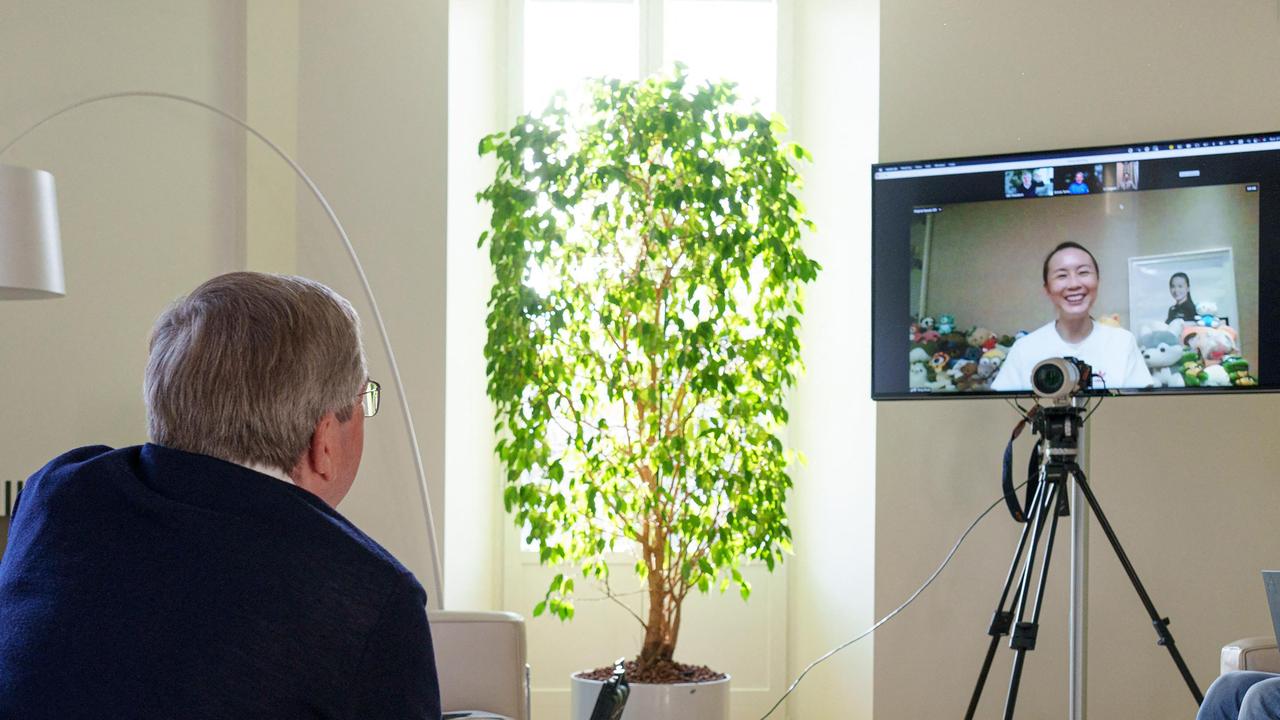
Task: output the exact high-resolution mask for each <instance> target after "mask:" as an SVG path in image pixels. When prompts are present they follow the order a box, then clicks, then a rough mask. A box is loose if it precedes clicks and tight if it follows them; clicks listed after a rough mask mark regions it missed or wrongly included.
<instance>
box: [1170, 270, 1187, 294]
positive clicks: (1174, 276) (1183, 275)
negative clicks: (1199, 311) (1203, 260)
mask: <svg viewBox="0 0 1280 720" xmlns="http://www.w3.org/2000/svg"><path fill="white" fill-rule="evenodd" d="M1178 278H1182V281H1183V282H1184V283H1186V284H1187V289H1188V290H1190V289H1191V278H1189V277H1187V274H1186V273H1184V272H1176V273H1174V274H1172V275H1170V276H1169V287H1173V281H1174V280H1177V279H1178Z"/></svg>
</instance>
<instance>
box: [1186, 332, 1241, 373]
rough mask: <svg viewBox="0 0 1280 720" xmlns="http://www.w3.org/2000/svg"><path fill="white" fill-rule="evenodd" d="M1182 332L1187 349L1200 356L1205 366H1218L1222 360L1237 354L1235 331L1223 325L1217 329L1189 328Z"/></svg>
mask: <svg viewBox="0 0 1280 720" xmlns="http://www.w3.org/2000/svg"><path fill="white" fill-rule="evenodd" d="M1184 332H1186V333H1187V336H1186V337H1185V338H1184V340H1185V342H1186V344H1187V347H1189V348H1191V349H1193V350H1195V351H1196V352H1197V353H1199V354H1200V359H1201V361H1202V362H1203V363H1204V364H1205V365H1218V364H1221V363H1222V359H1223V358H1225V357H1227V356H1228V355H1231V354H1233V353H1236V352H1238V350H1239V349H1238V348H1237V347H1236V341H1235V337H1236V335H1235V331H1234V330H1232V329H1231V328H1229V327H1226V326H1225V325H1222V326H1219V327H1202V326H1197V325H1192V326H1189V327H1188V328H1187V329H1186V330H1185V331H1184Z"/></svg>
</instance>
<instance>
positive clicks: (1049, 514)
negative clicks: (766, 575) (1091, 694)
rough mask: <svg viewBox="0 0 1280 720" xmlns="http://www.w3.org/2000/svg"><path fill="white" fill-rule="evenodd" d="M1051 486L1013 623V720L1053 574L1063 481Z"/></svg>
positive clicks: (1009, 713)
mask: <svg viewBox="0 0 1280 720" xmlns="http://www.w3.org/2000/svg"><path fill="white" fill-rule="evenodd" d="M1046 484H1047V485H1048V486H1049V492H1048V494H1047V496H1046V500H1045V502H1044V507H1042V508H1041V509H1040V514H1038V515H1037V516H1036V529H1035V532H1034V534H1033V536H1032V540H1031V552H1030V553H1028V554H1027V564H1026V565H1025V566H1024V568H1023V576H1022V586H1021V592H1020V593H1019V595H1018V615H1017V622H1016V623H1015V624H1014V626H1013V637H1012V638H1011V639H1010V641H1009V646H1010V647H1012V648H1013V649H1014V656H1013V672H1012V674H1011V675H1010V677H1009V695H1008V697H1007V698H1006V699H1005V706H1004V718H1005V720H1012V718H1013V709H1014V706H1015V705H1016V704H1017V702H1018V686H1019V685H1020V684H1021V682H1022V666H1023V663H1024V662H1025V661H1026V656H1027V652H1028V651H1029V650H1034V649H1035V648H1036V634H1037V632H1038V631H1039V628H1040V625H1039V623H1040V605H1041V603H1042V602H1043V600H1044V586H1045V580H1046V579H1047V578H1048V574H1049V561H1050V560H1051V559H1052V557H1053V541H1054V539H1055V538H1056V537H1057V534H1058V517H1059V516H1058V512H1057V509H1058V503H1057V499H1058V495H1059V493H1060V492H1061V490H1062V487H1061V482H1060V481H1050V482H1048V483H1046ZM1046 521H1048V523H1049V536H1048V538H1047V540H1046V541H1045V546H1044V560H1043V562H1041V564H1040V577H1039V579H1038V581H1037V583H1036V597H1035V601H1034V602H1033V603H1032V608H1031V622H1024V621H1023V618H1024V617H1026V610H1027V594H1028V591H1029V590H1030V587H1031V573H1032V572H1033V570H1034V565H1035V553H1036V549H1037V546H1038V545H1039V544H1040V534H1041V531H1042V530H1043V529H1044V524H1045V522H1046Z"/></svg>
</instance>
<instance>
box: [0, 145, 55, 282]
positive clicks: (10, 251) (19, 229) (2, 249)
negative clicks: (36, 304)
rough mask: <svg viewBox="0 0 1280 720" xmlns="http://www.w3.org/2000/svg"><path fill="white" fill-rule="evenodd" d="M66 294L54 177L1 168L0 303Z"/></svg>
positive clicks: (38, 171) (1, 166) (35, 171)
mask: <svg viewBox="0 0 1280 720" xmlns="http://www.w3.org/2000/svg"><path fill="white" fill-rule="evenodd" d="M66 293H67V289H66V282H65V281H64V279H63V275H62V239H61V236H60V234H59V232H58V199H57V194H56V192H55V191H54V186H53V175H51V174H49V173H47V172H45V171H44V170H31V169H28V168H23V167H16V166H13V165H0V300H33V299H37V298H51V297H62V296H63V295H66Z"/></svg>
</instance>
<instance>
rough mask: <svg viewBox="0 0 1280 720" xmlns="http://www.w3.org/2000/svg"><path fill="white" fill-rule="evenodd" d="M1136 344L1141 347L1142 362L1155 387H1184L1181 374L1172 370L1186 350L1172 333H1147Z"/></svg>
mask: <svg viewBox="0 0 1280 720" xmlns="http://www.w3.org/2000/svg"><path fill="white" fill-rule="evenodd" d="M1138 344H1139V346H1141V347H1142V360H1143V361H1144V362H1145V363H1146V364H1147V369H1149V370H1150V371H1151V379H1152V380H1154V381H1155V386H1156V387H1186V385H1187V383H1186V380H1185V379H1184V378H1183V377H1182V373H1180V372H1178V371H1177V370H1176V369H1174V367H1175V366H1176V365H1179V364H1180V363H1181V362H1182V356H1183V355H1184V354H1185V353H1186V348H1185V347H1183V346H1182V345H1181V344H1180V343H1179V342H1178V340H1177V338H1175V337H1174V336H1173V333H1171V332H1169V331H1167V330H1160V331H1158V332H1149V333H1146V334H1144V335H1143V336H1142V338H1141V339H1140V340H1139V342H1138Z"/></svg>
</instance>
